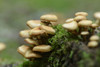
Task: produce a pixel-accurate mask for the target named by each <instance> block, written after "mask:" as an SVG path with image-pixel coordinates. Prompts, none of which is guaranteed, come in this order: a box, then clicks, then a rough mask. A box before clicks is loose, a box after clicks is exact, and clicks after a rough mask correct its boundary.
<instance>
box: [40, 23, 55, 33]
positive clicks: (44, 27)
mask: <svg viewBox="0 0 100 67" xmlns="http://www.w3.org/2000/svg"><path fill="white" fill-rule="evenodd" d="M40 28H41V30H44V31H45V32H46V33H47V34H55V30H54V29H53V28H52V27H49V26H45V25H41V27H40Z"/></svg>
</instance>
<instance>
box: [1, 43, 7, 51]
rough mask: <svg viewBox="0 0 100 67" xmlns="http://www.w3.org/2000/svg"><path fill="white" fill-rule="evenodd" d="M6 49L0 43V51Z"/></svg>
mask: <svg viewBox="0 0 100 67" xmlns="http://www.w3.org/2000/svg"><path fill="white" fill-rule="evenodd" d="M5 48H6V45H5V44H4V43H0V51H2V50H4V49H5Z"/></svg>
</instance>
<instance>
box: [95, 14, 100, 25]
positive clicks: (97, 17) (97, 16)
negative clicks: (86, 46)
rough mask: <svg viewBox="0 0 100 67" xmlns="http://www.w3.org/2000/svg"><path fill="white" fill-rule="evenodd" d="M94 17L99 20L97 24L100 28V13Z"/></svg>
mask: <svg viewBox="0 0 100 67" xmlns="http://www.w3.org/2000/svg"><path fill="white" fill-rule="evenodd" d="M94 17H95V18H96V19H97V20H96V24H98V25H99V26H100V12H96V13H94Z"/></svg>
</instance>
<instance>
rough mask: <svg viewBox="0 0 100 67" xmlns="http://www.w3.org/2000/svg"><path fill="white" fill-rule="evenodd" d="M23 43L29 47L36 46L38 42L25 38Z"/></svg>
mask: <svg viewBox="0 0 100 67" xmlns="http://www.w3.org/2000/svg"><path fill="white" fill-rule="evenodd" d="M25 41H26V42H27V43H29V44H31V45H38V42H37V41H36V40H33V39H30V38H26V39H25Z"/></svg>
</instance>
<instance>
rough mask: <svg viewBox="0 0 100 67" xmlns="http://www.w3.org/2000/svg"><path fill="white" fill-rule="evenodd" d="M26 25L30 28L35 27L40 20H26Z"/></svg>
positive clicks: (38, 24) (39, 23)
mask: <svg viewBox="0 0 100 67" xmlns="http://www.w3.org/2000/svg"><path fill="white" fill-rule="evenodd" d="M26 24H27V26H29V27H30V28H35V27H38V26H40V25H41V21H40V20H29V21H27V23H26Z"/></svg>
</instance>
